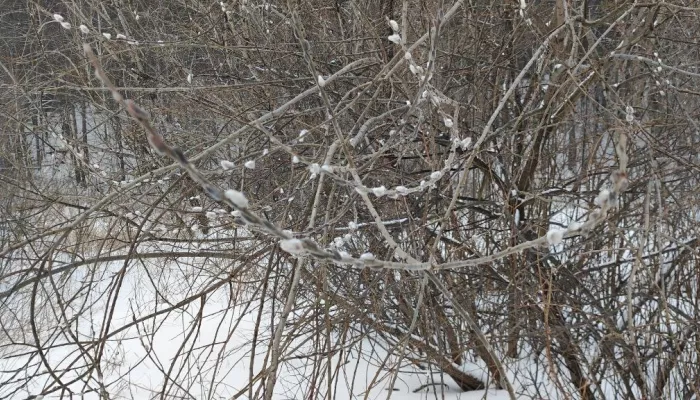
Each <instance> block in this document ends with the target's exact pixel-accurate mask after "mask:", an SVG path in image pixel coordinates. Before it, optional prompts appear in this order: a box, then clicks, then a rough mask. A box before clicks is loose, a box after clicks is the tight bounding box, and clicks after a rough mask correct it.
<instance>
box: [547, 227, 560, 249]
mask: <svg viewBox="0 0 700 400" xmlns="http://www.w3.org/2000/svg"><path fill="white" fill-rule="evenodd" d="M562 240H564V230H562V229H556V228H555V229H550V230H549V232H547V243H549V244H551V245H552V246H555V245H558V244H559V243H561V242H562Z"/></svg>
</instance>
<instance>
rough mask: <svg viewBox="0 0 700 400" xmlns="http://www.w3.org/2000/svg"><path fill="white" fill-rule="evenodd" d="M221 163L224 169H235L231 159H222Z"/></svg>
mask: <svg viewBox="0 0 700 400" xmlns="http://www.w3.org/2000/svg"><path fill="white" fill-rule="evenodd" d="M219 164H221V168H223V169H224V171H228V170H230V169H233V168H234V166H235V165H234V164H233V163H232V162H231V161H228V160H221V162H220V163H219Z"/></svg>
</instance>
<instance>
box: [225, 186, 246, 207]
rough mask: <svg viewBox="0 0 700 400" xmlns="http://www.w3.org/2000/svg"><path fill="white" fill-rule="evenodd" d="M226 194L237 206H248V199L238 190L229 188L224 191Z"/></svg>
mask: <svg viewBox="0 0 700 400" xmlns="http://www.w3.org/2000/svg"><path fill="white" fill-rule="evenodd" d="M224 196H226V198H227V199H229V201H231V203H233V204H234V205H235V206H236V207H238V208H248V199H247V198H246V197H245V195H244V194H243V193H241V192H239V191H238V190H233V189H228V190H227V191H225V192H224Z"/></svg>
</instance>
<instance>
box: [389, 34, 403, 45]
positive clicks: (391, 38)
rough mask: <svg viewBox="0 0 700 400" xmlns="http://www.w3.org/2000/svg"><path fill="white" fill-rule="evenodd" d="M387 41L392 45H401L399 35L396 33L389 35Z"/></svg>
mask: <svg viewBox="0 0 700 400" xmlns="http://www.w3.org/2000/svg"><path fill="white" fill-rule="evenodd" d="M387 39H389V41H390V42H392V43H396V44H401V35H399V34H398V33H394V34H393V35H389V37H387Z"/></svg>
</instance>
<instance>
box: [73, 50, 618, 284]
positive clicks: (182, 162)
mask: <svg viewBox="0 0 700 400" xmlns="http://www.w3.org/2000/svg"><path fill="white" fill-rule="evenodd" d="M83 49H84V50H85V53H86V55H87V57H88V59H89V60H90V63H91V64H92V65H93V67H94V68H95V75H96V76H97V77H98V78H99V79H100V80H101V81H102V82H103V84H104V85H105V86H106V87H107V88H108V89H109V90H110V92H111V93H112V97H113V98H114V100H115V101H117V102H118V103H119V104H120V105H122V106H123V107H124V108H125V109H126V111H127V113H128V114H129V115H130V116H131V117H132V118H133V119H135V120H136V121H137V122H138V123H139V124H140V125H141V126H142V127H143V128H144V130H145V131H146V135H147V138H148V142H149V143H150V145H151V146H152V147H153V148H154V150H155V151H157V152H158V153H159V154H161V155H164V156H167V157H168V158H170V159H171V160H173V161H174V162H175V163H176V164H177V165H179V166H180V167H181V168H182V169H184V170H185V171H186V172H187V173H188V174H189V176H190V177H191V178H192V179H193V180H194V181H195V182H197V183H198V184H199V185H200V186H201V187H202V189H203V190H204V192H205V193H206V194H207V195H208V196H209V197H210V198H211V199H212V200H213V201H215V202H217V203H220V204H225V205H227V206H229V207H231V208H232V209H234V210H237V211H239V212H240V215H241V218H242V220H243V221H244V222H245V223H246V224H248V225H249V226H252V227H255V228H257V229H259V230H260V231H262V232H264V233H267V234H268V235H270V236H272V237H275V238H277V239H279V240H290V239H293V238H294V236H295V235H293V234H292V233H291V232H289V231H285V230H283V229H282V228H280V227H278V226H277V225H275V224H273V223H272V222H270V221H268V220H267V219H264V218H261V217H259V216H258V215H256V214H255V213H253V212H252V211H251V210H250V209H249V207H248V204H247V201H245V202H240V201H235V198H232V197H231V196H229V195H228V192H229V191H224V190H222V189H220V188H218V187H217V186H215V185H214V184H213V183H211V182H210V181H209V180H208V179H207V178H206V177H205V176H204V174H202V173H201V172H199V171H198V170H197V168H196V167H195V166H194V165H193V164H192V163H190V161H189V160H188V159H187V157H186V156H185V154H184V153H183V152H182V150H180V149H179V148H177V147H173V146H171V145H169V144H168V143H166V142H165V141H164V140H163V138H162V137H161V136H160V135H159V134H158V133H157V132H156V130H155V129H154V127H153V125H152V124H151V122H150V117H149V116H148V113H146V111H144V110H143V109H142V108H141V107H139V106H138V105H137V104H136V103H135V102H134V101H132V100H125V99H124V98H123V96H122V95H121V93H119V91H118V90H117V89H116V87H115V86H114V85H113V84H112V82H111V81H110V80H109V78H108V77H107V75H106V74H105V73H104V70H103V69H102V66H101V64H100V62H99V60H98V59H97V57H96V56H95V54H94V53H93V51H92V48H91V47H90V45H88V44H84V45H83ZM312 89H318V87H317V86H316V87H314V88H312ZM309 90H310V89H309ZM309 90H307V91H305V92H304V93H306V92H309ZM297 97H299V96H297ZM286 109H287V108H283V107H280V108H278V109H276V110H274V111H273V112H270V113H268V114H266V115H265V116H264V117H265V118H263V117H261V118H258V119H257V120H256V121H254V122H255V123H261V122H264V121H267V120H269V119H270V118H273V117H274V116H278V115H281V114H282V113H283V112H284V111H285V110H286ZM487 131H488V126H487V127H486V128H485V130H484V133H485V132H487ZM482 137H483V135H482ZM222 142H225V140H224V141H221V142H219V143H217V144H215V145H213V146H211V147H210V148H208V149H207V150H205V151H204V152H203V153H202V154H200V155H199V157H201V156H203V155H204V154H208V153H211V152H212V151H213V149H214V148H218V147H220V146H221V145H222ZM616 150H617V153H618V161H619V163H620V169H619V170H617V171H615V172H613V174H612V176H611V179H612V182H613V187H612V188H611V191H612V192H613V194H614V195H615V196H618V195H619V194H620V193H621V192H622V191H623V190H624V188H625V187H626V186H627V178H626V176H627V171H626V167H627V151H626V150H627V136H626V134H624V133H622V134H620V136H619V138H618V143H617V145H616ZM472 156H473V154H472ZM168 169H170V168H168ZM239 194H240V193H239ZM240 195H241V196H242V194H240ZM611 208H613V205H612V204H609V203H605V204H603V205H602V206H601V208H600V209H597V210H594V211H592V212H591V213H590V214H589V217H588V221H587V222H586V223H584V224H583V225H582V226H581V227H578V228H576V229H568V230H567V231H566V232H564V233H563V237H564V238H569V237H572V236H576V235H579V234H580V232H581V231H583V232H587V231H590V230H591V229H592V228H593V227H595V226H596V225H597V224H598V223H599V222H601V221H603V220H605V219H606V216H607V213H608V211H609V210H610V209H611ZM547 244H548V242H547V238H546V236H543V237H540V238H538V239H534V240H530V241H527V242H523V243H520V244H518V245H516V246H513V247H510V248H507V249H505V250H502V251H500V252H497V253H494V254H490V255H487V256H483V257H477V258H472V259H467V260H459V261H452V262H446V263H441V264H438V263H435V262H432V261H431V262H409V263H401V262H392V261H385V260H378V259H360V258H355V257H352V256H349V255H347V254H341V253H339V252H338V251H337V250H335V249H323V248H321V247H320V246H319V245H318V244H317V243H316V242H315V241H313V240H312V239H309V238H301V239H299V245H300V246H301V247H302V248H303V250H302V253H303V254H304V255H308V256H311V257H313V258H315V259H317V260H319V261H325V262H331V263H335V264H342V265H350V266H352V267H355V268H366V267H372V268H385V269H397V270H410V271H424V270H440V269H453V268H463V267H468V266H477V265H483V264H486V263H489V262H493V261H496V260H499V259H502V258H504V257H507V256H509V255H511V254H515V253H518V252H520V251H523V250H526V249H529V248H533V247H538V246H546V245H547Z"/></svg>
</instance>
